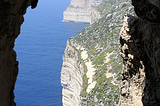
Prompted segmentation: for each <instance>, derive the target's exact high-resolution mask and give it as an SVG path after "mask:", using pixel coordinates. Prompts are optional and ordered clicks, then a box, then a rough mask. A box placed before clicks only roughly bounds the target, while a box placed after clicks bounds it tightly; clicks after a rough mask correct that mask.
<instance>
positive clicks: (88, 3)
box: [63, 0, 102, 23]
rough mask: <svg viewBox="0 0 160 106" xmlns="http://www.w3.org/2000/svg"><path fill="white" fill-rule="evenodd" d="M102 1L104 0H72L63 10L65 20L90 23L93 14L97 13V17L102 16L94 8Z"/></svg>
mask: <svg viewBox="0 0 160 106" xmlns="http://www.w3.org/2000/svg"><path fill="white" fill-rule="evenodd" d="M101 2H102V0H71V3H70V5H69V6H68V7H67V9H66V10H65V11H64V12H63V20H65V21H75V22H87V23H90V22H91V15H96V16H97V17H96V19H98V18H100V15H99V13H98V12H97V11H96V10H93V9H94V8H95V7H96V6H97V5H99V4H100V3H101ZM92 10H93V11H92ZM94 17H95V16H94ZM94 20H95V19H94Z"/></svg>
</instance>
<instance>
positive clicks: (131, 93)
mask: <svg viewBox="0 0 160 106" xmlns="http://www.w3.org/2000/svg"><path fill="white" fill-rule="evenodd" d="M132 4H133V6H134V8H135V12H136V14H137V16H138V17H133V16H130V15H125V17H124V24H123V27H122V29H121V33H120V54H121V57H122V59H123V72H122V76H123V78H122V84H121V96H120V100H119V106H160V24H159V22H160V1H159V0H132Z"/></svg>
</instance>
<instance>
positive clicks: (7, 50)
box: [0, 0, 38, 106]
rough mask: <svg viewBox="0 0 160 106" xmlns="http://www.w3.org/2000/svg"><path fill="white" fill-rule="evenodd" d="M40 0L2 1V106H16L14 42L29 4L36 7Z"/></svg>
mask: <svg viewBox="0 0 160 106" xmlns="http://www.w3.org/2000/svg"><path fill="white" fill-rule="evenodd" d="M37 2H38V0H1V1H0V106H15V105H16V104H15V102H14V93H13V90H14V86H15V82H16V78H17V74H18V61H16V52H15V51H14V50H13V47H14V42H15V39H16V38H17V36H18V35H19V33H20V26H21V24H22V23H23V21H24V18H23V15H24V14H25V12H26V9H27V7H28V6H30V5H31V6H32V8H35V7H36V5H37Z"/></svg>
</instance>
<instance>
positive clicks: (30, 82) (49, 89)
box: [14, 0, 89, 106]
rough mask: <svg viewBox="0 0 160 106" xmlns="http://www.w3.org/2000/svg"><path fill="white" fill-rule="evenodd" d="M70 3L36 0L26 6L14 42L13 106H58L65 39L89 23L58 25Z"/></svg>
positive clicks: (60, 0) (68, 1)
mask: <svg viewBox="0 0 160 106" xmlns="http://www.w3.org/2000/svg"><path fill="white" fill-rule="evenodd" d="M69 3H70V0H39V3H38V6H37V8H36V9H34V10H31V9H30V7H29V8H28V10H27V13H26V15H25V22H24V23H23V25H22V27H21V34H20V35H19V37H18V38H17V39H16V43H15V48H14V49H15V51H16V52H17V60H18V61H19V74H18V78H17V82H16V86H15V90H14V92H15V96H16V97H15V102H16V104H17V106H62V86H61V83H60V72H61V66H62V62H63V61H62V56H63V53H64V50H65V47H66V42H67V40H68V39H69V38H70V37H72V36H74V35H75V34H77V33H78V32H80V31H82V30H83V29H84V28H85V27H86V26H88V25H89V24H87V23H74V22H68V23H64V22H62V19H63V11H64V10H65V9H66V8H67V6H68V5H69Z"/></svg>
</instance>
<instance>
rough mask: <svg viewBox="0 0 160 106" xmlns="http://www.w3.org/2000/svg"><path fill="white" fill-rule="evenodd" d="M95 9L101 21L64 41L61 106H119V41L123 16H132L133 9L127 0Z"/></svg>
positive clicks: (101, 5) (104, 3) (103, 4)
mask: <svg viewBox="0 0 160 106" xmlns="http://www.w3.org/2000/svg"><path fill="white" fill-rule="evenodd" d="M95 9H96V10H97V11H99V14H101V15H103V17H102V18H100V19H99V20H98V21H96V22H94V23H92V24H91V25H89V26H88V27H86V28H85V29H84V30H83V31H81V32H80V33H78V34H77V35H75V36H73V37H72V38H70V39H69V40H68V41H67V46H66V49H65V52H64V56H63V66H62V72H61V81H62V86H63V91H62V92H63V105H64V106H68V105H70V104H75V103H76V104H77V105H78V106H92V105H94V106H108V105H109V106H110V105H111V106H117V105H118V101H119V96H120V89H119V85H120V81H121V78H122V76H121V72H122V69H121V67H122V61H121V57H120V55H119V44H118V38H119V32H120V29H121V27H122V25H123V14H125V13H131V14H132V15H134V11H133V6H131V4H130V1H128V0H120V1H117V0H106V1H105V2H103V3H101V4H99V5H98V6H97V7H96V8H95ZM100 11H101V12H100ZM105 13H106V14H105ZM72 82H73V83H72ZM77 88H78V90H76V89H77ZM79 90H81V91H79ZM64 91H66V92H64ZM70 95H74V96H70ZM72 102H73V103H72Z"/></svg>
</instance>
